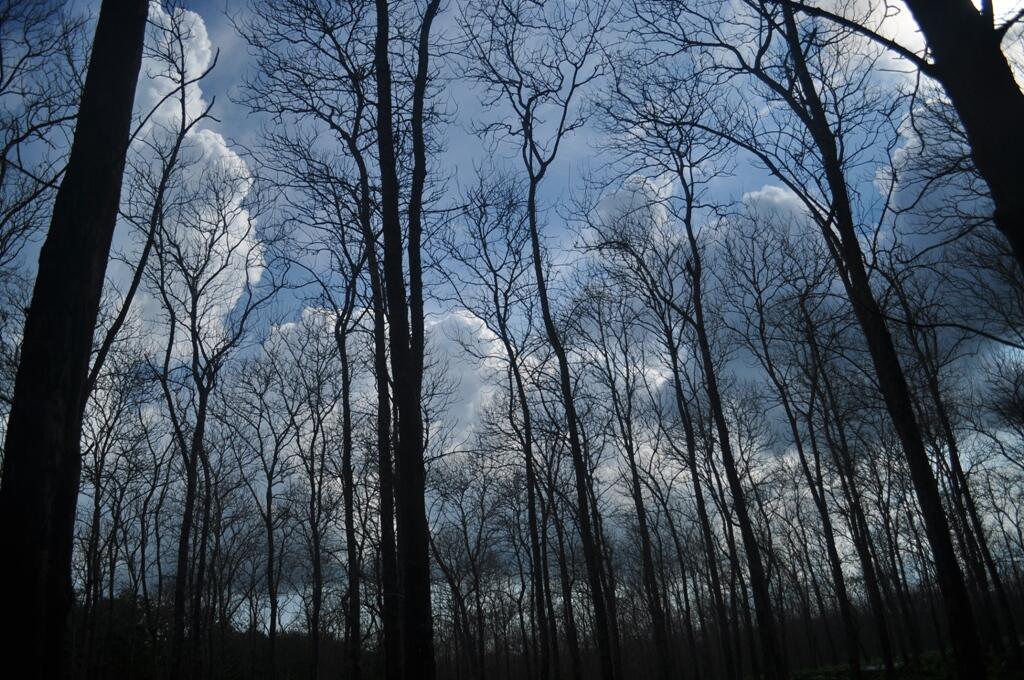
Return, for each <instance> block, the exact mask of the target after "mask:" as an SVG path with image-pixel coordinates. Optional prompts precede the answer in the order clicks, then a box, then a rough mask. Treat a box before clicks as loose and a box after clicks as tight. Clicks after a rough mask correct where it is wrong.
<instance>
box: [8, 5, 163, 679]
mask: <svg viewBox="0 0 1024 680" xmlns="http://www.w3.org/2000/svg"><path fill="white" fill-rule="evenodd" d="M148 9H149V4H148V2H146V1H145V0H122V1H119V2H114V1H113V0H106V1H105V2H103V5H102V7H101V9H100V15H99V20H98V22H97V24H96V35H95V38H94V40H93V49H92V56H91V58H90V62H89V71H88V74H87V76H86V79H85V85H84V88H83V90H82V99H81V103H80V106H79V111H78V123H77V126H76V128H75V137H74V141H73V143H72V146H71V154H70V157H69V160H68V165H67V169H66V171H65V174H64V179H63V181H62V182H61V186H60V189H59V190H58V191H57V197H56V201H55V203H54V207H53V214H52V217H51V220H50V230H49V232H48V234H47V237H46V241H45V242H44V243H43V247H42V250H41V252H40V255H39V270H38V274H37V275H36V283H35V288H34V290H33V292H32V302H31V306H30V307H29V311H28V316H27V318H26V321H25V329H24V334H23V340H22V345H21V359H20V364H19V366H18V373H17V378H16V381H15V386H14V395H13V400H12V406H11V413H10V417H9V420H8V424H7V435H6V441H5V445H4V470H3V482H2V484H0V546H2V548H0V551H2V552H3V554H4V555H6V556H7V557H6V559H4V560H2V561H0V562H2V565H3V566H2V567H0V570H2V571H0V575H2V577H3V581H4V583H9V584H18V585H17V587H13V588H11V589H10V593H9V594H8V598H7V601H6V602H5V612H6V616H5V617H4V621H5V625H4V626H3V628H4V634H3V635H2V638H3V644H4V646H5V648H6V650H8V651H9V652H10V653H9V654H6V655H5V658H8V659H22V660H23V661H24V662H25V663H24V665H23V666H22V667H23V668H26V669H28V670H27V671H26V673H28V674H29V675H35V676H38V677H48V678H53V677H59V676H60V675H62V673H63V672H66V671H69V670H70V660H69V659H68V656H67V653H66V649H65V642H64V641H65V632H66V631H65V629H66V628H67V625H68V620H67V619H68V613H69V611H70V609H71V605H72V600H73V591H72V585H71V552H72V538H73V534H74V522H75V510H76V506H77V503H78V485H79V478H80V474H81V452H80V449H79V440H80V438H81V430H82V409H83V408H84V401H85V399H86V382H87V377H88V367H89V355H90V352H91V350H92V336H93V331H94V329H95V326H96V316H97V313H98V310H99V303H100V294H101V292H102V289H103V281H104V276H105V273H106V268H107V258H108V256H109V254H110V242H111V238H112V236H113V233H114V225H115V223H116V220H117V211H118V206H119V204H120V197H121V181H122V175H123V173H124V164H125V156H126V153H127V148H128V134H129V128H130V125H131V114H132V104H133V101H134V98H135V85H136V82H137V80H138V75H139V66H140V64H141V60H142V44H143V39H144V36H145V26H146V15H147V12H148Z"/></svg>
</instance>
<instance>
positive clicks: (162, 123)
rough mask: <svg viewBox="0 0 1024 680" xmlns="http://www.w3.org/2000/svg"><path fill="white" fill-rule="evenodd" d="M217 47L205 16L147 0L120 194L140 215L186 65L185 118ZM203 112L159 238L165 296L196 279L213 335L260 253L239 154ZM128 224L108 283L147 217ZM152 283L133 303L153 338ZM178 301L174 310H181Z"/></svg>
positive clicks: (158, 313) (195, 112)
mask: <svg viewBox="0 0 1024 680" xmlns="http://www.w3.org/2000/svg"><path fill="white" fill-rule="evenodd" d="M214 58H215V49H214V46H213V45H212V43H211V41H210V38H209V35H208V33H207V30H206V24H205V22H204V20H203V18H202V16H200V15H199V14H198V13H197V12H193V11H189V10H185V9H181V8H175V9H172V10H170V11H168V10H166V9H164V7H163V6H161V5H160V3H159V2H155V1H154V2H152V3H151V4H150V26H149V29H148V33H147V36H146V49H145V54H144V58H143V64H142V71H141V75H140V79H139V85H138V89H137V93H136V101H135V112H136V118H137V120H139V121H140V122H141V125H140V126H139V128H138V132H137V136H136V138H135V139H134V142H133V145H132V149H131V152H130V167H131V170H130V172H129V176H128V177H127V178H126V187H127V188H126V192H125V196H124V197H123V198H124V200H125V201H126V202H127V203H129V204H130V205H129V207H128V210H127V211H128V212H131V213H134V214H135V215H137V216H138V215H143V216H144V215H146V214H147V213H148V211H149V210H151V209H152V205H153V204H154V202H155V196H154V194H153V192H154V191H155V189H154V187H155V185H156V182H155V179H154V178H156V177H158V176H159V172H160V170H161V163H162V162H163V161H162V157H166V156H167V155H168V153H167V151H168V149H169V147H170V144H171V143H173V139H174V137H175V135H176V134H177V131H178V129H179V128H180V127H181V124H182V103H181V96H180V94H179V92H178V89H179V88H180V82H181V74H180V73H178V72H177V71H178V70H179V69H182V67H183V71H184V79H185V81H186V83H187V85H186V87H185V97H184V100H185V104H184V116H185V121H186V123H189V122H191V121H194V120H196V119H197V118H199V117H200V116H201V115H202V114H203V113H204V112H205V111H206V109H207V108H208V107H209V105H210V100H209V99H208V97H207V95H206V93H204V91H203V88H202V81H199V82H191V81H194V80H196V79H197V78H199V77H200V76H201V75H203V74H204V73H205V72H206V71H207V70H208V69H209V68H210V67H211V66H212V65H213V61H214ZM209 123H210V121H209V119H207V120H203V121H201V122H200V123H199V124H198V125H196V126H194V127H192V128H191V129H190V130H189V131H188V133H187V135H186V137H185V139H184V143H183V145H182V150H181V153H180V156H179V166H178V169H177V173H176V175H175V176H174V177H173V180H172V182H171V187H172V188H171V189H170V192H171V194H170V195H168V196H167V197H166V200H165V203H166V207H165V215H164V220H163V228H162V230H161V243H162V245H163V246H164V247H165V248H166V249H167V250H168V251H173V252H174V253H175V255H176V258H175V265H174V266H171V267H168V268H166V277H165V278H166V285H167V288H168V290H169V291H170V292H171V297H172V298H175V299H177V300H179V301H184V300H186V299H187V295H188V291H187V288H188V283H187V279H189V278H192V279H194V280H196V281H198V282H199V283H200V284H201V285H202V286H203V288H204V291H205V294H204V297H205V299H204V300H203V301H202V302H201V304H200V309H199V315H200V317H201V318H200V320H199V322H200V323H199V325H200V326H201V327H202V328H203V332H204V334H205V335H206V336H207V338H208V340H209V341H210V342H211V343H214V342H217V341H218V340H219V339H220V337H222V336H223V335H224V334H225V333H226V332H227V328H226V324H225V320H226V319H227V317H228V316H229V314H230V313H231V311H232V310H233V309H234V308H235V307H236V306H237V305H238V303H239V301H240V300H241V298H242V296H243V295H244V294H245V291H246V289H247V288H248V287H251V286H254V285H255V284H257V283H258V282H259V280H260V278H261V276H262V274H263V271H264V257H263V249H262V246H261V243H260V241H259V239H258V235H257V231H256V225H255V223H254V219H253V216H252V215H251V214H250V211H249V209H248V205H247V198H248V196H249V194H250V191H251V190H252V185H253V178H252V173H251V172H250V169H249V167H248V165H247V164H246V162H245V160H244V159H243V158H242V157H241V156H239V155H238V154H237V153H236V152H235V151H234V150H233V149H232V148H231V147H230V145H229V144H228V142H227V140H226V139H225V138H224V136H223V135H222V134H220V133H219V132H217V131H216V130H214V129H211V128H210V127H209ZM134 221H135V222H136V225H134V227H132V226H129V225H128V224H121V225H119V228H118V231H117V233H116V235H115V242H114V251H115V252H117V253H119V258H118V259H119V260H122V261H123V262H122V263H121V264H115V265H114V266H112V267H111V269H110V272H109V278H110V283H111V284H112V290H111V291H110V293H111V294H112V295H114V296H116V295H117V294H118V293H117V292H116V291H123V290H124V289H125V288H126V286H127V281H128V280H129V278H130V277H131V273H132V270H133V269H134V267H135V264H136V263H137V262H138V260H139V255H140V253H141V250H142V242H143V241H144V234H140V233H139V228H140V227H141V228H143V229H144V228H145V226H146V224H145V223H146V222H147V220H146V219H141V220H140V219H136V220H134ZM156 255H157V253H155V252H154V253H153V254H152V255H151V260H150V262H149V264H148V270H149V271H150V272H152V271H154V267H155V263H154V260H155V258H156ZM162 305H163V303H162V301H161V299H160V296H159V295H157V292H156V291H155V290H154V289H153V286H149V287H148V289H147V288H144V289H142V290H140V291H139V293H138V294H137V296H136V299H135V300H134V302H133V312H134V313H136V314H137V315H138V316H139V317H140V318H141V320H142V323H143V327H144V328H145V330H146V333H147V335H148V336H149V338H150V340H151V342H152V343H153V345H154V346H156V347H159V346H160V345H161V344H162V343H164V342H165V341H166V337H167V333H168V328H167V314H166V312H165V311H164V310H163V309H162ZM182 311H183V310H178V313H179V314H180V313H181V312H182ZM178 335H179V342H178V343H176V346H175V348H174V354H175V355H176V356H178V357H182V356H184V355H185V354H186V353H188V352H189V351H190V346H189V343H188V341H187V337H183V335H182V334H181V333H179V334H178Z"/></svg>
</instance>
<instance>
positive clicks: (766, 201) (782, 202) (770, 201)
mask: <svg viewBox="0 0 1024 680" xmlns="http://www.w3.org/2000/svg"><path fill="white" fill-rule="evenodd" d="M742 200H743V205H744V206H746V208H747V209H748V210H749V211H750V212H751V213H753V214H763V215H768V216H772V217H780V218H791V217H797V216H802V215H804V214H805V210H804V204H803V202H802V201H801V200H800V198H799V197H798V196H797V195H796V194H795V193H793V192H792V191H790V190H789V189H787V188H785V187H780V186H777V185H775V184H766V185H764V186H763V187H761V188H760V189H758V190H756V191H748V192H747V193H745V194H743V199H742Z"/></svg>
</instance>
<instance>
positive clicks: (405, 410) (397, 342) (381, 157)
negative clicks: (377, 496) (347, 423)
mask: <svg viewBox="0 0 1024 680" xmlns="http://www.w3.org/2000/svg"><path fill="white" fill-rule="evenodd" d="M440 4H441V3H440V0H429V1H428V2H427V5H426V7H425V8H424V10H423V14H422V16H421V17H420V23H419V30H418V31H416V35H417V38H416V43H415V53H416V62H415V76H414V78H413V84H412V90H413V91H412V110H411V112H410V125H411V128H412V129H411V131H410V132H411V137H412V155H413V161H412V176H411V179H410V187H409V190H408V209H407V215H406V218H407V221H408V224H407V226H408V231H407V233H406V239H407V242H405V241H406V239H403V234H402V224H401V210H400V203H401V186H400V185H399V179H398V177H399V174H398V169H399V159H398V151H397V141H396V124H395V123H396V120H397V116H396V111H395V110H394V105H393V92H392V73H391V56H390V49H391V47H390V46H391V16H390V9H389V7H388V1H387V0H376V10H377V29H376V38H375V41H374V66H375V68H376V75H377V160H378V163H379V164H380V193H381V196H380V201H381V218H382V231H383V238H384V261H383V263H382V264H383V270H384V283H385V286H384V287H385V290H386V294H387V307H388V321H389V324H390V325H389V327H388V336H389V347H390V350H391V374H392V378H393V379H394V383H395V402H396V406H397V411H398V413H397V414H396V415H397V420H398V432H397V435H398V437H397V439H398V444H397V447H396V449H395V454H396V455H395V461H396V463H397V473H398V474H397V484H396V488H395V491H396V501H397V519H398V521H397V525H398V526H397V529H398V557H399V562H400V563H401V565H402V581H401V583H402V598H401V602H402V668H403V674H404V677H407V678H423V679H424V680H433V678H434V674H435V672H436V668H435V665H434V646H433V639H434V623H433V616H432V612H431V602H430V541H429V534H428V532H429V527H428V526H427V513H426V508H425V506H424V494H425V478H426V472H425V467H424V461H423V449H424V433H423V411H422V409H423V406H422V390H423V273H422V265H421V255H420V243H421V238H422V230H423V201H424V196H423V194H424V189H425V184H426V178H427V148H426V138H425V120H424V118H425V116H426V112H425V109H424V104H425V101H426V98H427V86H428V81H429V77H430V69H429V59H430V31H431V27H432V26H433V23H434V19H435V18H436V17H437V13H438V11H439V10H440ZM406 255H408V261H409V284H408V289H407V288H406V282H405V265H404V260H405V258H406ZM407 290H408V297H407V292H406V291H407Z"/></svg>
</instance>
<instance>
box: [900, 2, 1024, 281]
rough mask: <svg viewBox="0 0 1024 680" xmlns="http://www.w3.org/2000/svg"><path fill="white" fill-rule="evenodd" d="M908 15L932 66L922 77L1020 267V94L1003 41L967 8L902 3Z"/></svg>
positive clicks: (1023, 152) (1023, 250) (1023, 171)
mask: <svg viewBox="0 0 1024 680" xmlns="http://www.w3.org/2000/svg"><path fill="white" fill-rule="evenodd" d="M982 4H983V5H986V4H987V5H988V6H989V8H991V3H982ZM907 7H909V8H910V12H911V14H913V15H914V19H915V20H916V21H917V25H918V26H919V27H920V28H921V33H922V34H923V35H924V38H925V41H926V42H927V43H928V51H929V52H930V54H931V56H932V59H933V63H932V65H931V66H930V67H929V68H928V69H927V74H928V75H929V76H931V77H932V78H935V80H937V81H938V82H939V83H940V84H941V85H942V86H943V88H945V90H946V94H947V95H949V99H950V101H951V102H952V103H953V107H954V108H955V109H956V111H957V113H958V114H959V116H960V122H961V123H962V124H963V126H964V132H965V133H966V135H967V141H968V143H969V144H970V146H971V158H972V159H973V160H974V165H975V167H976V168H977V169H978V172H979V173H980V174H981V176H982V177H983V178H985V181H986V182H987V183H988V186H989V190H990V191H991V192H992V201H993V202H994V203H995V214H994V215H993V218H994V220H995V224H996V227H997V228H998V229H999V231H1001V232H1002V233H1003V235H1004V236H1006V238H1007V240H1008V241H1009V242H1010V247H1011V248H1012V249H1013V254H1014V257H1015V258H1016V259H1017V262H1018V264H1020V265H1021V266H1022V267H1024V191H1021V187H1022V186H1024V166H1022V165H1021V162H1020V159H1021V158H1022V157H1024V130H1022V129H1021V125H1020V122H1021V121H1022V120H1024V94H1022V93H1021V90H1020V87H1019V86H1018V84H1017V81H1016V80H1015V79H1014V76H1013V70H1012V68H1011V67H1010V63H1009V61H1008V60H1007V58H1006V55H1005V54H1004V53H1003V51H1002V49H1001V47H1000V44H1001V43H1002V39H1003V37H1004V33H1003V32H1002V31H999V30H998V29H997V28H996V27H995V26H994V25H993V20H992V16H986V14H985V13H984V12H979V11H978V9H977V8H976V7H975V5H974V3H973V2H971V0H907Z"/></svg>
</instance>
